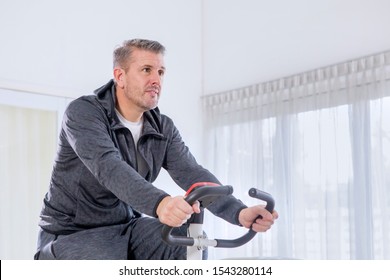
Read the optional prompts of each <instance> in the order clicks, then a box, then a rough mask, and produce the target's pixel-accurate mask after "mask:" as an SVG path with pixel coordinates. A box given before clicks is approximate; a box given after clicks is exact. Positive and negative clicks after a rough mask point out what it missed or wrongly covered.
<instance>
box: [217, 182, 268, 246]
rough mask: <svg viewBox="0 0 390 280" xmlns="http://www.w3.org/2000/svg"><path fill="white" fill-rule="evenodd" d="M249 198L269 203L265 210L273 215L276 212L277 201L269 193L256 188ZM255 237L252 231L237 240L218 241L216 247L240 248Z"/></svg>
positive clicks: (252, 189) (250, 192) (251, 190)
mask: <svg viewBox="0 0 390 280" xmlns="http://www.w3.org/2000/svg"><path fill="white" fill-rule="evenodd" d="M249 196H251V197H253V198H257V199H260V200H263V201H265V202H267V205H266V207H265V209H266V210H268V212H270V213H272V212H273V211H274V207H275V200H274V198H273V197H272V196H271V195H270V194H269V193H266V192H264V191H261V190H258V189H255V188H251V189H250V190H249ZM255 235H256V232H255V231H253V230H252V229H250V230H249V231H248V232H247V233H246V234H244V235H243V236H241V237H239V238H237V239H233V240H225V239H216V240H217V246H216V247H220V248H235V247H239V246H241V245H244V244H245V243H248V242H249V241H250V240H252V238H253V237H255Z"/></svg>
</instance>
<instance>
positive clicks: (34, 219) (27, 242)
mask: <svg viewBox="0 0 390 280" xmlns="http://www.w3.org/2000/svg"><path fill="white" fill-rule="evenodd" d="M69 101H70V99H67V98H63V97H55V96H46V95H42V94H35V93H31V92H22V91H19V90H10V89H4V88H1V87H0V135H1V137H0V192H1V195H0V259H5V260H11V259H14V260H21V259H32V258H33V256H34V254H35V250H36V243H37V234H38V220H39V213H40V210H41V207H42V201H43V196H44V194H45V193H46V191H47V188H48V184H49V178H50V173H51V169H52V164H53V159H54V155H55V151H56V143H57V138H58V137H57V135H58V123H59V122H60V120H61V119H62V114H63V112H64V110H65V107H66V105H67V103H68V102H69ZM59 116H60V117H59Z"/></svg>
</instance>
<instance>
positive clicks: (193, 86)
mask: <svg viewBox="0 0 390 280" xmlns="http://www.w3.org/2000/svg"><path fill="white" fill-rule="evenodd" d="M136 37H140V38H149V39H154V40H158V41H160V42H161V43H162V44H163V45H165V47H166V48H167V53H166V57H165V62H166V67H167V74H166V78H165V84H164V87H163V95H162V99H161V102H160V109H161V111H162V112H163V113H165V114H167V115H169V116H170V117H172V118H173V119H174V121H175V123H176V125H177V126H178V128H179V130H180V131H181V134H182V136H183V138H184V140H185V141H186V143H187V145H188V146H190V148H191V149H192V151H193V153H194V154H195V155H199V154H201V153H200V152H199V151H200V150H201V145H200V143H201V130H202V129H201V127H202V124H201V118H200V107H199V98H198V97H199V96H200V95H201V90H202V87H201V51H200V50H201V1H191V0H186V1H182V0H165V1H160V0H148V1H135V0H110V1H108V0H87V1H84V0H83V1H78V0H67V1H52V0H36V1H30V0H2V1H0V38H1V44H0V61H1V63H0V87H1V86H3V87H6V88H17V89H25V90H27V91H36V92H43V93H46V94H50V95H61V96H69V97H78V96H80V95H84V94H89V93H91V92H92V91H93V90H94V89H95V88H98V87H100V86H101V85H103V84H104V83H106V82H107V81H108V80H109V79H110V78H111V76H112V74H111V70H112V51H113V49H114V48H115V47H116V46H117V45H118V44H120V43H122V41H123V40H126V39H131V38H136ZM164 177H165V176H164ZM164 177H163V179H162V182H163V183H162V184H169V183H165V182H169V181H167V180H166V179H164ZM160 181H161V180H160Z"/></svg>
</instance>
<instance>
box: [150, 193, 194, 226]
mask: <svg viewBox="0 0 390 280" xmlns="http://www.w3.org/2000/svg"><path fill="white" fill-rule="evenodd" d="M156 213H157V216H158V219H159V220H160V222H161V223H163V224H166V225H168V226H171V227H180V226H181V225H183V224H184V223H185V222H186V221H187V220H188V219H189V218H190V217H191V215H192V214H193V213H200V208H199V202H197V203H194V205H192V206H191V205H189V204H188V203H187V202H186V201H185V200H184V197H183V196H175V197H170V196H167V197H165V198H164V199H163V200H161V202H160V204H159V205H158V207H157V211H156Z"/></svg>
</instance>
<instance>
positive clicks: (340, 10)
mask: <svg viewBox="0 0 390 280" xmlns="http://www.w3.org/2000/svg"><path fill="white" fill-rule="evenodd" d="M203 12H204V15H203V17H204V29H203V30H204V33H203V38H204V40H203V46H204V47H203V51H204V65H203V76H204V93H205V94H211V93H216V92H221V91H225V90H229V89H233V88H238V87H242V86H248V85H251V84H255V83H260V82H264V81H269V80H273V79H277V78H281V77H284V76H288V75H292V74H295V73H300V72H305V71H308V70H311V69H316V68H319V67H323V66H327V65H330V64H334V63H338V62H342V61H345V60H349V59H353V58H357V57H360V56H365V55H370V54H374V53H377V52H381V51H385V50H388V49H390V36H389V26H390V17H389V12H390V1H388V0H370V1H368V0H325V1H313V0H295V1H289V0H279V1H265V0H241V1H235V0H212V1H204V7H203Z"/></svg>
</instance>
